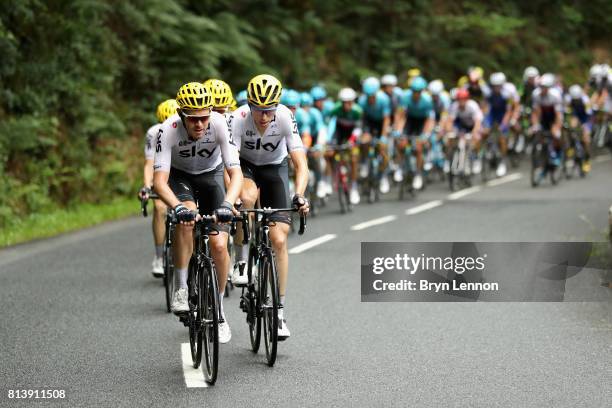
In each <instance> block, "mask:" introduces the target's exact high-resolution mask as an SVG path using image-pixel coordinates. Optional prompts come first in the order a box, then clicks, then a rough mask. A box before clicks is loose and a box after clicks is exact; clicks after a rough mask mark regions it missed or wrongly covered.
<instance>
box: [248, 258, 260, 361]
mask: <svg viewBox="0 0 612 408" xmlns="http://www.w3.org/2000/svg"><path fill="white" fill-rule="evenodd" d="M256 262H257V250H256V249H255V247H254V246H251V248H250V250H249V265H248V268H249V269H248V274H249V279H250V281H251V283H250V284H249V288H248V300H247V301H248V302H249V307H248V308H247V310H248V312H247V313H249V316H247V323H248V324H249V338H250V339H251V350H252V351H253V353H257V351H258V350H259V344H260V342H261V313H258V310H259V302H258V300H259V299H258V296H257V294H258V293H259V282H260V278H259V274H258V276H257V277H253V270H254V267H255V263H256Z"/></svg>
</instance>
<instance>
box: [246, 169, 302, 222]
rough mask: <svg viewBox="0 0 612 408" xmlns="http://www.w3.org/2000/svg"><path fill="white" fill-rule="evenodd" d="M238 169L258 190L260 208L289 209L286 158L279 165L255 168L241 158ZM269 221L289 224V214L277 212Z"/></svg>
mask: <svg viewBox="0 0 612 408" xmlns="http://www.w3.org/2000/svg"><path fill="white" fill-rule="evenodd" d="M240 168H241V169H242V174H243V176H244V178H247V179H251V180H253V181H254V182H255V184H256V185H257V187H258V188H259V204H260V206H261V207H270V208H288V207H290V199H291V198H290V197H289V166H288V165H287V158H286V157H285V158H284V159H283V161H282V162H281V163H279V164H267V165H264V166H256V165H254V164H253V163H251V162H249V161H247V160H244V159H242V158H241V159H240ZM270 220H271V221H275V222H284V223H285V224H291V214H290V213H288V212H279V213H276V214H274V215H273V216H272V217H270Z"/></svg>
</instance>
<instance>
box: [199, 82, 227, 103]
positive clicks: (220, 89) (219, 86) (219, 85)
mask: <svg viewBox="0 0 612 408" xmlns="http://www.w3.org/2000/svg"><path fill="white" fill-rule="evenodd" d="M204 85H206V86H208V87H209V88H210V90H211V91H212V96H213V107H215V108H227V107H228V106H229V105H230V103H231V102H232V89H231V88H230V86H229V85H228V84H227V83H226V82H224V81H222V80H220V79H209V80H207V81H206V82H204Z"/></svg>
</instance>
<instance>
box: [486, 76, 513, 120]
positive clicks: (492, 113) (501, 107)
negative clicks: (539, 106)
mask: <svg viewBox="0 0 612 408" xmlns="http://www.w3.org/2000/svg"><path fill="white" fill-rule="evenodd" d="M485 100H486V101H487V104H488V106H489V113H488V116H489V117H490V118H491V121H492V123H501V121H502V120H503V119H504V116H505V115H506V111H507V110H508V107H509V106H510V105H511V104H512V103H519V101H520V97H519V95H518V92H517V90H516V87H515V86H514V85H513V84H511V83H510V82H506V83H505V84H503V85H502V86H501V89H500V91H499V92H495V91H494V90H493V88H490V89H489V90H487V93H486V94H485Z"/></svg>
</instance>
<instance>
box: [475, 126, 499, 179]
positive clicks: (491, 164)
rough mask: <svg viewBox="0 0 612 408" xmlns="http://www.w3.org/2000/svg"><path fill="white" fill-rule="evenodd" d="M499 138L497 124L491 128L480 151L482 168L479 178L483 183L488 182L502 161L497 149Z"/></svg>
mask: <svg viewBox="0 0 612 408" xmlns="http://www.w3.org/2000/svg"><path fill="white" fill-rule="evenodd" d="M500 137H501V129H500V128H499V125H498V124H495V125H493V126H492V128H491V131H490V132H489V135H488V136H487V137H486V139H485V140H484V141H483V142H484V143H482V149H481V151H480V159H481V161H482V167H481V171H480V176H481V179H482V182H483V183H486V182H487V181H488V180H489V178H490V177H489V175H490V174H491V172H492V173H493V174H495V173H496V170H497V168H498V166H499V164H500V163H501V161H502V156H501V151H500V149H499V138H500Z"/></svg>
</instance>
